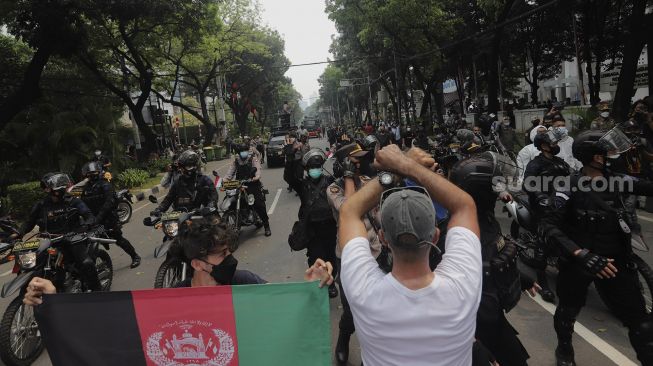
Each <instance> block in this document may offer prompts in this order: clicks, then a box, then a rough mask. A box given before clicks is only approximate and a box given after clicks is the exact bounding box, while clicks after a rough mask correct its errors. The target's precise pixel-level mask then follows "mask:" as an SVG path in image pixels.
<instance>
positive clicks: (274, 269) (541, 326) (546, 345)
mask: <svg viewBox="0 0 653 366" xmlns="http://www.w3.org/2000/svg"><path fill="white" fill-rule="evenodd" d="M311 144H312V145H313V146H317V147H322V148H324V147H326V145H327V143H326V141H325V140H312V141H311ZM229 163H230V161H227V160H223V161H218V162H211V163H209V166H208V168H207V172H210V171H211V170H213V169H216V170H218V172H219V173H220V174H224V173H225V172H226V170H227V165H228V164H229ZM263 182H264V184H265V187H266V188H267V189H268V190H269V191H270V195H269V196H268V197H267V207H268V211H269V215H270V223H271V227H272V236H271V237H269V238H266V237H265V236H264V235H263V230H262V229H259V230H256V229H255V228H253V227H251V228H244V229H243V232H242V234H241V244H240V247H239V249H238V251H237V252H236V253H235V256H236V258H238V260H239V268H243V269H249V270H251V271H253V272H255V273H257V274H259V275H260V276H261V277H263V278H265V279H266V280H268V281H270V282H295V281H303V277H302V276H303V272H304V270H305V268H306V256H305V252H291V251H290V249H289V247H288V244H287V237H288V233H289V232H290V229H291V227H292V224H293V222H294V221H295V220H296V217H297V210H298V208H299V198H298V197H296V196H295V195H294V194H290V193H288V192H287V190H286V184H285V182H284V181H283V168H267V167H264V171H263ZM152 209H153V205H152V204H150V203H149V202H147V203H146V202H139V203H137V204H136V205H135V207H134V216H133V217H132V219H131V222H130V223H128V224H127V225H126V226H125V227H124V232H125V236H126V237H127V238H128V239H129V240H130V241H131V242H132V243H133V244H134V246H135V247H136V249H137V251H138V252H139V253H140V254H141V256H142V257H143V262H142V264H141V266H140V267H138V268H136V269H130V268H129V264H130V258H129V256H127V255H126V254H125V253H124V252H123V251H122V250H121V249H120V248H117V247H114V248H112V249H111V250H110V254H111V256H112V259H113V264H114V268H115V274H114V280H113V286H112V288H113V290H132V289H148V288H151V287H152V285H153V283H154V276H155V273H156V270H157V268H158V266H159V265H160V264H161V260H160V259H155V258H153V253H154V248H155V247H156V246H158V244H159V242H160V240H161V237H162V235H161V232H160V231H155V230H154V229H152V228H148V227H144V226H143V225H142V224H141V223H142V220H143V218H144V217H145V216H146V215H147V214H148V213H149V211H150V210H152ZM497 217H500V218H501V219H500V221H501V223H502V226H504V230H506V231H505V232H508V231H507V229H508V224H509V222H508V219H507V218H506V217H505V214H503V213H501V210H500V207H499V205H497ZM640 218H641V220H640V221H641V224H642V226H643V230H644V234H645V238H646V239H647V240H648V241H649V242H651V243H653V215H650V214H647V213H644V212H640ZM639 254H640V256H642V257H643V258H644V259H645V260H646V261H647V262H648V263H649V264H651V263H653V257H652V254H651V253H639ZM10 270H11V266H10V265H9V264H6V265H4V266H0V284H2V283H4V282H7V281H9V280H10V279H11V278H12V276H13V275H12V274H11V273H10ZM550 275H551V280H552V281H553V278H555V273H553V272H552V273H550ZM11 300H12V299H0V309H4V308H6V306H7V304H8V303H9V302H10V301H11ZM331 310H332V311H331V324H332V347H335V343H336V339H337V335H338V320H339V319H340V314H341V311H342V308H341V305H340V300H339V298H336V299H332V300H331ZM554 310H555V307H554V306H553V305H550V304H547V303H544V302H543V301H542V300H541V299H540V298H539V297H538V298H536V299H531V298H530V297H529V296H528V295H523V296H522V301H521V302H520V303H519V305H518V306H517V307H516V308H515V309H514V310H512V311H511V312H510V313H509V314H508V318H509V320H510V321H511V323H512V324H513V326H514V327H515V329H517V331H518V332H519V333H520V339H521V340H522V342H523V343H524V345H525V347H526V349H527V350H528V351H529V353H530V355H531V359H530V364H531V365H547V366H549V365H555V359H554V355H553V350H554V349H555V346H556V337H555V332H554V330H553V320H552V311H554ZM576 332H577V333H576V334H575V335H574V345H575V348H576V361H577V362H578V364H579V365H614V364H617V365H622V366H623V365H632V364H637V363H636V362H635V361H636V357H635V353H634V352H633V350H632V348H631V346H630V343H629V342H628V331H627V329H626V328H625V327H623V326H622V325H621V324H620V323H619V321H618V320H616V319H615V318H614V317H613V316H612V315H611V314H610V313H608V311H607V309H606V307H605V306H604V305H603V304H602V303H601V301H600V299H599V297H598V295H597V293H596V291H594V289H591V290H590V292H589V296H588V299H587V306H586V307H585V308H584V309H583V311H582V312H581V314H580V316H579V319H578V323H577V327H576ZM434 346H435V347H437V345H434ZM349 364H350V365H356V366H358V365H360V347H359V345H358V342H357V340H356V339H355V336H354V337H353V338H352V341H351V347H350V361H349ZM35 365H50V361H49V358H48V357H47V354H44V355H42V356H41V357H40V358H39V360H38V361H37V362H36V363H35Z"/></svg>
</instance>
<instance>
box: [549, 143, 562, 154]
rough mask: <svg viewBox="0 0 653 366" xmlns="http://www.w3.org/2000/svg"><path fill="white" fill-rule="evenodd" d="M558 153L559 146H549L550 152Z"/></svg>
mask: <svg viewBox="0 0 653 366" xmlns="http://www.w3.org/2000/svg"><path fill="white" fill-rule="evenodd" d="M559 153H560V146H558V145H556V146H551V154H553V155H558V154H559Z"/></svg>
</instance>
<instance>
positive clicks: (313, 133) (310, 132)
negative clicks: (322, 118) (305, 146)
mask: <svg viewBox="0 0 653 366" xmlns="http://www.w3.org/2000/svg"><path fill="white" fill-rule="evenodd" d="M307 130H308V138H309V139H315V138H317V137H318V135H317V127H311V128H307Z"/></svg>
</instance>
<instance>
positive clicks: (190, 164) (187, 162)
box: [177, 150, 200, 170]
mask: <svg viewBox="0 0 653 366" xmlns="http://www.w3.org/2000/svg"><path fill="white" fill-rule="evenodd" d="M177 164H178V165H179V167H181V168H183V169H185V170H193V169H197V167H198V166H199V164H200V156H199V155H198V154H197V153H196V152H195V151H193V150H186V151H184V152H183V153H181V155H179V159H177Z"/></svg>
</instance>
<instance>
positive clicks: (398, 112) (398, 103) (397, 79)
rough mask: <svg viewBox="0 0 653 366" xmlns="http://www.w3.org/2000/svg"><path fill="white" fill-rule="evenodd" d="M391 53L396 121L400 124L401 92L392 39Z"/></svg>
mask: <svg viewBox="0 0 653 366" xmlns="http://www.w3.org/2000/svg"><path fill="white" fill-rule="evenodd" d="M392 55H393V57H394V64H395V95H396V96H397V122H398V123H399V124H401V92H400V91H399V70H398V69H397V52H396V51H395V45H394V41H393V43H392Z"/></svg>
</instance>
